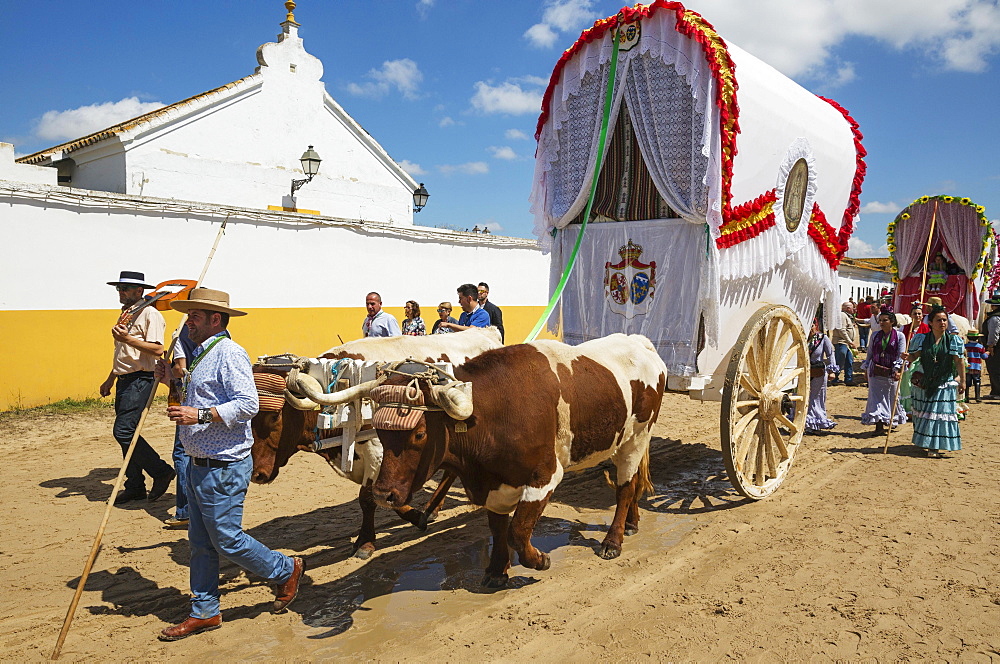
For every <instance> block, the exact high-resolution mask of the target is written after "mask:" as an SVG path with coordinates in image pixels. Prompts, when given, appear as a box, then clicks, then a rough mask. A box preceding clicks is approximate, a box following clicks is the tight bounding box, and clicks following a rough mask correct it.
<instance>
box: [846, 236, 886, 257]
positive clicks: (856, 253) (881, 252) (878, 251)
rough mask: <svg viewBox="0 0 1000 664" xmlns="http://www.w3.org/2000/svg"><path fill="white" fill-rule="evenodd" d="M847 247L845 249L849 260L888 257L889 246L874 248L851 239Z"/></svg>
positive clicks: (862, 241) (858, 240)
mask: <svg viewBox="0 0 1000 664" xmlns="http://www.w3.org/2000/svg"><path fill="white" fill-rule="evenodd" d="M849 245H850V246H849V247H848V249H847V256H848V257H849V258H885V257H887V256H888V255H889V246H888V245H885V244H883V245H882V246H881V247H878V248H875V247H873V246H872V245H870V244H868V243H867V242H865V241H864V240H861V239H859V238H856V237H852V238H851V239H850V242H849Z"/></svg>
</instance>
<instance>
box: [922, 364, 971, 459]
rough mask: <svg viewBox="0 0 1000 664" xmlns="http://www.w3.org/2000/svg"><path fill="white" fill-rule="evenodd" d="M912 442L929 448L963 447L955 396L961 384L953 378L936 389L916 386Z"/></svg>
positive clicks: (952, 449) (950, 448)
mask: <svg viewBox="0 0 1000 664" xmlns="http://www.w3.org/2000/svg"><path fill="white" fill-rule="evenodd" d="M912 395H913V444H914V445H916V446H917V447H923V448H926V449H930V450H951V451H954V450H960V449H962V437H961V434H960V433H959V430H958V414H957V412H956V408H955V399H956V397H957V395H958V383H957V382H956V381H955V380H954V379H952V380H949V381H947V382H946V383H944V384H942V385H941V386H940V387H938V388H937V389H936V390H933V391H929V392H928V391H927V390H924V389H923V388H921V387H917V386H916V385H914V386H913V390H912Z"/></svg>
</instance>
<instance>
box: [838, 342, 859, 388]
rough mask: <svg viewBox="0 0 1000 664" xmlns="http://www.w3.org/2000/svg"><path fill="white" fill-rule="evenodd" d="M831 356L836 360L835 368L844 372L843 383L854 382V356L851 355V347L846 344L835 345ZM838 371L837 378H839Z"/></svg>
mask: <svg viewBox="0 0 1000 664" xmlns="http://www.w3.org/2000/svg"><path fill="white" fill-rule="evenodd" d="M833 355H834V357H836V358H837V366H839V367H840V371H843V372H844V382H845V383H853V382H854V355H853V354H851V347H850V346H848V345H847V344H837V345H836V346H834V347H833ZM840 371H838V372H837V378H838V379H839V378H840Z"/></svg>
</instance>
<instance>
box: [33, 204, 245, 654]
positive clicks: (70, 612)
mask: <svg viewBox="0 0 1000 664" xmlns="http://www.w3.org/2000/svg"><path fill="white" fill-rule="evenodd" d="M228 221H229V215H226V218H225V220H224V221H223V222H222V226H221V227H220V228H219V232H218V233H217V234H216V236H215V242H214V243H213V244H212V250H211V251H210V252H209V253H208V260H206V261H205V267H204V268H202V270H201V275H200V276H199V277H198V282H197V283H198V284H200V283H201V282H202V281H203V280H204V279H205V274H206V273H207V272H208V266H209V265H211V263H212V258H213V257H214V256H215V250H216V248H217V247H218V246H219V240H221V239H222V235H223V233H224V232H225V230H226V223H227V222H228ZM186 318H187V315H186V314H185V315H184V316H183V317H182V318H181V325H183V324H184V320H185V319H186ZM179 331H180V326H178V327H177V331H175V332H174V335H173V339H172V340H171V341H170V347H169V348H168V349H167V352H166V353H165V354H164V357H166V358H169V357H170V356H171V355H172V354H173V352H174V346H176V345H177V338H178V336H179V334H178V333H179ZM156 387H157V386H156V385H153V389H152V390H150V391H149V397H148V398H147V399H146V407H145V408H144V409H143V411H142V417H140V418H139V424H138V425H137V426H136V427H135V433H133V434H132V442H130V443H129V445H128V450H127V451H126V452H125V459H124V460H123V461H122V467H121V468H120V469H119V470H118V477H117V478H116V479H115V487H114V489H112V491H111V496H110V497H109V498H108V503H107V505H106V506H105V508H104V518H103V519H101V526H100V527H99V528H98V529H97V535H96V536H95V537H94V544H93V546H91V547H90V555H89V556H88V557H87V562H86V564H84V566H83V573H82V574H80V581H79V582H78V583H77V585H76V592H75V593H73V601H72V602H70V603H69V609H67V610H66V618H65V620H63V625H62V629H61V630H60V631H59V638H58V639H57V640H56V647H55V648H54V649H53V650H52V655H51V657H50V658H49V659H52V660H56V659H59V652H60V651H61V650H62V646H63V642H64V641H65V640H66V635H67V634H69V627H70V625H71V624H72V623H73V616H74V615H75V614H76V606H77V604H79V603H80V596H81V595H83V587H84V585H85V584H86V583H87V577H89V576H90V570H91V568H93V566H94V561H96V560H97V554H98V552H100V550H101V539H102V538H103V537H104V529H105V528H107V526H108V519H110V518H111V508H112V507H113V506H114V504H115V497H116V496H117V495H118V491H119V489H121V486H122V481H123V480H124V479H125V469H126V468H127V467H128V462H129V461H130V460H131V459H132V452H133V451H135V441H137V440H139V434H140V433H142V425H143V424H145V422H146V415H148V414H149V409H150V407H151V406H152V405H153V397H155V396H156Z"/></svg>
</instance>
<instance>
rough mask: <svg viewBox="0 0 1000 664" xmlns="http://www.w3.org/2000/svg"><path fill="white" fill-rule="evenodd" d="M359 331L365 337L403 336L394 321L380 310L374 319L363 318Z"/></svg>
mask: <svg viewBox="0 0 1000 664" xmlns="http://www.w3.org/2000/svg"><path fill="white" fill-rule="evenodd" d="M361 331H362V332H363V333H364V335H365V336H366V337H399V336H402V335H403V332H402V331H401V330H400V329H399V323H397V322H396V319H395V318H394V317H393V316H391V315H390V314H387V313H385V311H383V310H381V309H380V310H379V312H378V313H377V314H375V317H374V318H369V317H367V316H365V321H364V322H363V323H362V324H361Z"/></svg>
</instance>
